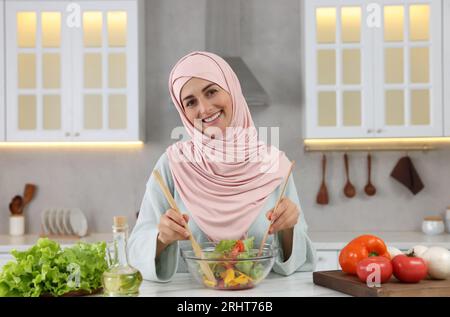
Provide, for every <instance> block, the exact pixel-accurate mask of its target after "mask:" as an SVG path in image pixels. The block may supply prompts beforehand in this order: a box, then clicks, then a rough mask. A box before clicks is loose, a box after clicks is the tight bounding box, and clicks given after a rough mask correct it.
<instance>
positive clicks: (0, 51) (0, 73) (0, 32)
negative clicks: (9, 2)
mask: <svg viewBox="0 0 450 317" xmlns="http://www.w3.org/2000/svg"><path fill="white" fill-rule="evenodd" d="M4 7H5V2H4V1H3V0H0V20H1V21H4V19H5V15H4V13H5V12H4ZM4 53H5V29H4V23H0V141H5V117H4V116H5V104H6V96H5V76H6V74H5V64H4V62H5V59H4Z"/></svg>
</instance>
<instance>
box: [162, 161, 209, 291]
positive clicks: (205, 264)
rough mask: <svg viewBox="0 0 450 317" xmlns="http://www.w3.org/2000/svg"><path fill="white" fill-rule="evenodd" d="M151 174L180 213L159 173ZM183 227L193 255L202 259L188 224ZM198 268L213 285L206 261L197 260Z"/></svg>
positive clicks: (172, 206)
mask: <svg viewBox="0 0 450 317" xmlns="http://www.w3.org/2000/svg"><path fill="white" fill-rule="evenodd" d="M153 176H154V177H155V179H156V181H157V182H158V184H159V187H160V188H161V190H162V191H163V193H164V196H165V197H166V199H167V201H168V202H169V205H170V207H171V208H172V209H174V210H175V211H176V212H178V213H179V214H180V215H181V212H180V209H178V206H177V204H176V202H175V199H173V197H172V194H171V193H170V191H169V189H168V188H167V186H166V184H165V183H164V180H163V179H162V177H161V175H160V174H159V172H158V171H157V170H154V171H153ZM185 229H186V230H187V231H188V232H189V240H191V243H192V249H193V250H194V253H195V256H197V257H198V258H200V259H204V258H205V257H204V255H203V251H202V248H201V247H200V245H199V244H198V242H197V241H196V240H195V238H194V236H193V234H192V232H191V229H189V226H188V225H187V224H186V227H185ZM199 263H200V268H201V269H202V271H203V274H204V275H205V277H206V278H207V279H208V280H209V281H210V282H211V283H213V285H214V286H215V285H216V284H217V281H216V278H215V277H214V273H213V272H212V270H211V268H210V267H209V265H208V263H206V262H205V261H202V260H199Z"/></svg>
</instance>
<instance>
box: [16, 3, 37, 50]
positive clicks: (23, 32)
mask: <svg viewBox="0 0 450 317" xmlns="http://www.w3.org/2000/svg"><path fill="white" fill-rule="evenodd" d="M17 46H18V47H35V46H36V13H34V12H18V13H17Z"/></svg>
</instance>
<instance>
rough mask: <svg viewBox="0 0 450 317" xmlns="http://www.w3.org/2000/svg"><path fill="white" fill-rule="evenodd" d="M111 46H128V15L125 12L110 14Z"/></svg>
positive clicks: (109, 40) (109, 36)
mask: <svg viewBox="0 0 450 317" xmlns="http://www.w3.org/2000/svg"><path fill="white" fill-rule="evenodd" d="M107 19H108V44H109V46H112V47H114V46H122V47H123V46H126V45H127V13H126V12H123V11H114V12H108V15H107Z"/></svg>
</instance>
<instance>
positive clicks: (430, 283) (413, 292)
mask: <svg viewBox="0 0 450 317" xmlns="http://www.w3.org/2000/svg"><path fill="white" fill-rule="evenodd" d="M313 281H314V284H317V285H320V286H324V287H327V288H331V289H334V290H336V291H339V292H342V293H345V294H349V295H352V296H357V297H404V296H408V297H413V296H420V297H424V296H427V297H429V296H433V297H436V296H439V297H450V280H422V281H420V282H419V283H415V284H408V283H400V282H399V281H398V280H397V279H396V278H394V277H392V278H391V280H390V281H389V282H388V283H384V284H381V287H379V288H377V287H372V288H370V287H368V286H367V285H366V284H365V283H363V282H361V281H360V280H359V279H358V277H357V276H353V275H348V274H347V273H344V272H342V271H341V270H339V271H322V272H314V273H313Z"/></svg>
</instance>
